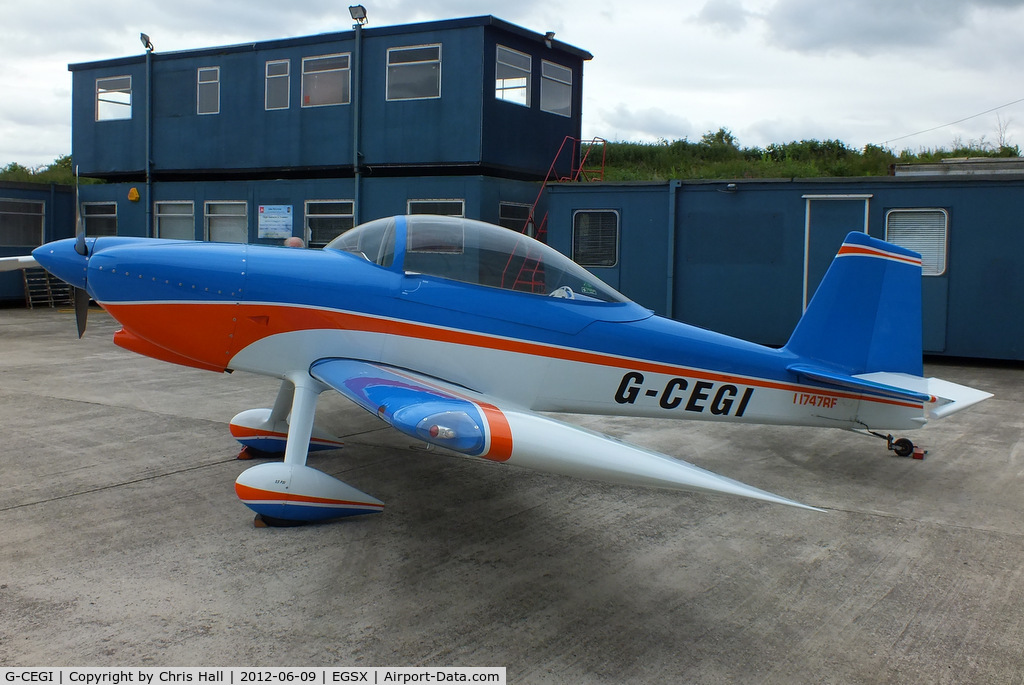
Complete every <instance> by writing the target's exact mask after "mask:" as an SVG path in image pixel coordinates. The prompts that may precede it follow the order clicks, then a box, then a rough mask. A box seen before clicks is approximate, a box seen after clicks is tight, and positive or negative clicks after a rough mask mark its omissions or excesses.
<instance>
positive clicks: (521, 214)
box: [498, 202, 535, 236]
mask: <svg viewBox="0 0 1024 685" xmlns="http://www.w3.org/2000/svg"><path fill="white" fill-rule="evenodd" d="M531 209H532V208H531V207H530V205H521V204H516V203H514V202H502V203H501V204H499V205H498V225H499V226H504V227H505V228H508V229H511V230H513V231H517V232H519V233H525V234H526V235H528V236H533V235H534V234H535V230H534V226H533V221H531V220H530V210H531ZM527 221H529V222H530V223H529V225H527V223H526V222H527Z"/></svg>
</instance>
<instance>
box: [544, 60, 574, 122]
mask: <svg viewBox="0 0 1024 685" xmlns="http://www.w3.org/2000/svg"><path fill="white" fill-rule="evenodd" d="M540 108H541V109H542V110H543V111H545V112H551V113H552V114H558V115H560V116H563V117H567V116H571V115H572V69H569V68H568V67H563V66H561V65H559V64H555V63H554V62H546V61H542V62H541V63H540Z"/></svg>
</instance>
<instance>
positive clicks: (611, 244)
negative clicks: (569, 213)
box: [572, 210, 619, 266]
mask: <svg viewBox="0 0 1024 685" xmlns="http://www.w3.org/2000/svg"><path fill="white" fill-rule="evenodd" d="M618 252H619V213H618V212H615V211H612V210H599V211H595V210H586V211H580V212H576V213H575V214H574V215H573V217H572V260H573V261H574V262H576V263H577V264H579V265H580V266H615V264H616V263H617V262H618V260H619V254H618Z"/></svg>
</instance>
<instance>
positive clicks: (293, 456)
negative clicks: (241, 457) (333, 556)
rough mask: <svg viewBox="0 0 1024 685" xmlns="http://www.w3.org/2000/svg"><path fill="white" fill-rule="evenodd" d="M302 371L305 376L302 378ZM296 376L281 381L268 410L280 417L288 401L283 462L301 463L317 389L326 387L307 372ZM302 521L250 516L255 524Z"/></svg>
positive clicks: (310, 430)
mask: <svg viewBox="0 0 1024 685" xmlns="http://www.w3.org/2000/svg"><path fill="white" fill-rule="evenodd" d="M303 375H305V376H306V377H305V378H303V377H302V376H303ZM297 378H298V379H297V380H295V381H292V380H291V379H288V380H285V381H284V382H283V383H282V384H281V390H280V392H278V394H277V400H276V401H275V402H274V408H273V409H272V410H271V412H272V415H275V416H277V417H279V418H284V416H286V415H287V411H288V404H289V402H290V404H291V420H290V421H289V422H288V441H287V443H286V444H285V448H284V463H285V464H288V465H295V466H305V465H306V457H308V456H309V438H310V436H312V434H313V420H314V419H315V418H316V403H317V400H318V399H320V393H322V392H323V391H324V390H326V389H327V388H326V386H324V385H322V384H321V383H320V382H318V381H316V380H314V379H312V378H310V377H309V376H308V374H301V375H298V377H297ZM289 386H290V387H289ZM304 523H305V521H293V520H290V519H280V518H274V517H272V516H266V515H264V514H256V517H255V518H254V519H253V525H254V526H256V527H257V528H266V527H268V526H270V527H275V528H281V527H288V526H301V525H303V524H304Z"/></svg>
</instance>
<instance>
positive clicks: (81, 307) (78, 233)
mask: <svg viewBox="0 0 1024 685" xmlns="http://www.w3.org/2000/svg"><path fill="white" fill-rule="evenodd" d="M81 207H82V205H81V203H80V202H79V201H78V165H77V164H76V165H75V252H77V253H78V254H80V255H82V256H83V257H88V256H89V246H88V245H86V244H85V226H84V225H83V224H82V210H81ZM73 290H74V298H75V324H76V325H77V326H78V337H79V339H81V337H82V336H83V335H85V325H86V323H87V321H88V318H89V293H88V292H86V291H85V289H84V288H74V289H73Z"/></svg>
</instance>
